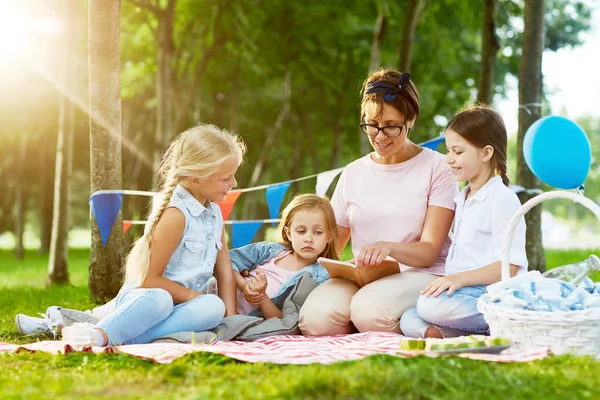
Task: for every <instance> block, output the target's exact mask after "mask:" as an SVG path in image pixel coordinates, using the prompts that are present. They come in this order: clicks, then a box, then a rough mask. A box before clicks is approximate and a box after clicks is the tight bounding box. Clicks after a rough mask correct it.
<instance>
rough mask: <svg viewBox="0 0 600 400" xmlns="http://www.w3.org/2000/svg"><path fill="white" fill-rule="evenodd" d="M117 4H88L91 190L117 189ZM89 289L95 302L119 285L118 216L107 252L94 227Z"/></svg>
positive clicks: (120, 245)
mask: <svg viewBox="0 0 600 400" xmlns="http://www.w3.org/2000/svg"><path fill="white" fill-rule="evenodd" d="M120 14H121V0H115V1H110V2H106V1H104V0H90V3H89V63H90V75H89V76H90V83H89V84H90V98H89V114H90V154H91V156H90V180H91V191H92V193H93V192H96V191H98V190H103V189H120V188H121V186H122V172H121V94H120V82H119V70H120V53H119V37H120V32H119V30H120V18H121V15H120ZM90 257H91V259H90V280H89V288H90V294H91V296H92V298H93V299H97V300H100V301H107V300H110V299H112V298H113V297H114V296H115V295H116V294H117V292H118V291H119V288H120V286H121V280H122V279H121V277H122V266H123V221H122V217H121V214H120V213H119V215H118V217H117V219H116V221H115V223H114V224H113V227H112V230H111V232H110V236H109V238H108V242H107V244H106V247H103V245H102V239H101V238H100V233H99V230H98V226H97V224H94V223H92V248H91V255H90Z"/></svg>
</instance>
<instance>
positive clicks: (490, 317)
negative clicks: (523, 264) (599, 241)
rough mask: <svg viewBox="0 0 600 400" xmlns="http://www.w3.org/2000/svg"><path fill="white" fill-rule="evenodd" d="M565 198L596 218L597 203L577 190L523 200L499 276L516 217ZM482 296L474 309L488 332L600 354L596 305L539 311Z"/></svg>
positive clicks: (520, 342) (506, 274)
mask: <svg viewBox="0 0 600 400" xmlns="http://www.w3.org/2000/svg"><path fill="white" fill-rule="evenodd" d="M556 198H566V199H570V200H573V201H575V202H577V203H580V204H582V205H583V206H585V207H586V208H588V209H589V210H591V211H592V212H593V213H594V215H596V217H597V218H598V219H599V220H600V207H598V205H597V204H596V203H594V202H593V201H591V200H590V199H588V198H587V197H585V196H583V195H582V194H579V193H574V192H565V191H553V192H546V193H543V194H540V195H538V196H536V197H534V198H532V199H530V200H529V201H528V202H526V203H525V204H523V205H522V206H521V207H520V208H519V209H518V210H517V212H516V213H515V215H514V216H513V217H512V219H511V220H510V223H509V228H508V231H507V233H506V238H505V240H504V247H503V259H502V280H503V281H504V280H507V279H510V270H509V256H510V246H511V243H512V237H513V233H514V230H515V228H516V226H517V223H518V222H519V220H520V219H521V218H522V217H523V215H525V214H526V213H527V212H528V211H529V210H530V209H532V208H533V207H534V206H536V205H538V204H540V203H541V202H543V201H545V200H549V199H556ZM489 299H490V295H489V294H486V295H484V296H482V297H481V298H480V299H479V301H478V304H477V306H478V309H479V311H480V312H481V313H482V314H483V316H484V318H485V320H486V322H487V323H488V325H489V326H490V333H491V335H492V336H497V337H505V338H507V339H510V340H511V341H512V342H513V343H514V345H515V346H516V347H517V348H523V347H527V346H546V347H548V348H549V349H550V350H551V351H552V352H553V353H554V354H564V353H575V354H589V355H595V356H596V357H599V356H600V309H599V308H590V309H587V310H582V311H560V312H543V311H528V310H517V309H511V308H506V307H499V306H498V305H495V304H493V303H490V302H489Z"/></svg>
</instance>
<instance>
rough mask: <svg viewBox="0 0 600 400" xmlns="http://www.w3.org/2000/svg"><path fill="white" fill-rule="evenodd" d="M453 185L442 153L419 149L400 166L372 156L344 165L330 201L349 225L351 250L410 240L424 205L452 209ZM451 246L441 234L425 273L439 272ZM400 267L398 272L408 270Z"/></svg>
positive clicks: (455, 187)
mask: <svg viewBox="0 0 600 400" xmlns="http://www.w3.org/2000/svg"><path fill="white" fill-rule="evenodd" d="M457 194H458V185H457V183H456V181H455V180H454V176H453V175H452V171H451V170H450V167H449V166H448V165H447V164H446V162H445V159H444V155H443V154H441V153H438V152H437V151H433V150H430V149H426V148H424V149H423V151H421V152H420V153H419V154H417V155H416V156H415V157H413V158H411V159H410V160H407V161H404V162H402V163H399V164H379V163H376V162H374V161H373V160H372V159H371V155H370V154H369V155H367V156H365V157H362V158H359V159H358V160H356V161H354V162H352V163H350V164H348V165H347V166H346V168H345V169H344V171H343V172H342V175H341V176H340V179H339V181H338V184H337V187H336V188H335V192H334V193H333V197H332V199H331V204H332V206H333V209H334V211H335V217H336V220H337V224H338V225H340V226H343V227H345V228H350V229H351V232H352V252H353V253H354V255H355V256H356V255H358V253H359V252H360V249H361V248H362V247H363V246H365V245H369V244H371V243H374V242H377V241H389V242H397V243H414V242H418V241H419V240H420V238H421V233H422V231H423V223H424V222H425V214H426V212H427V207H428V206H438V207H444V208H448V209H450V210H454V208H455V204H454V197H455V196H456V195H457ZM449 247H450V237H449V236H448V237H447V238H446V241H445V242H444V246H443V248H442V251H441V252H440V255H439V256H438V258H437V259H436V261H435V262H434V264H433V265H432V266H431V267H429V268H418V270H419V271H423V272H428V273H430V274H436V275H444V264H445V262H446V256H447V255H448V248H449ZM411 269H415V268H410V267H408V266H406V265H402V264H401V265H400V270H401V271H408V270H411Z"/></svg>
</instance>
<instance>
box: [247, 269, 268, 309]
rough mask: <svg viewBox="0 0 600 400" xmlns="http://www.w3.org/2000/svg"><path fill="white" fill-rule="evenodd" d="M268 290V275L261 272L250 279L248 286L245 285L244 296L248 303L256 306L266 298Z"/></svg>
mask: <svg viewBox="0 0 600 400" xmlns="http://www.w3.org/2000/svg"><path fill="white" fill-rule="evenodd" d="M266 290H267V277H266V276H264V275H263V274H262V273H260V272H259V273H258V274H257V276H255V277H253V278H251V279H250V280H248V282H247V283H246V286H244V292H243V294H244V298H245V299H246V301H247V302H248V303H250V304H252V305H253V306H256V305H258V304H260V302H261V301H263V299H264V298H265V292H266Z"/></svg>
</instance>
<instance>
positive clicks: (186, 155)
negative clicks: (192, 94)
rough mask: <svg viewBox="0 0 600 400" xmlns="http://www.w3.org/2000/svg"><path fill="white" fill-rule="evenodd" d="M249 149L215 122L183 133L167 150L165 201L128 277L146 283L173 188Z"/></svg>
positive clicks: (133, 255) (132, 258) (135, 251)
mask: <svg viewBox="0 0 600 400" xmlns="http://www.w3.org/2000/svg"><path fill="white" fill-rule="evenodd" d="M245 152H246V146H245V145H244V143H243V142H242V140H241V138H240V137H239V136H237V135H234V134H232V133H230V132H228V131H226V130H223V129H219V128H217V127H216V126H214V125H208V124H200V125H198V126H196V127H194V128H191V129H188V130H187V131H185V132H183V133H182V134H180V135H179V136H178V137H177V138H176V139H175V140H173V142H172V143H171V146H170V147H169V149H168V150H167V152H166V153H165V154H164V156H163V158H162V160H161V163H160V166H159V169H158V174H159V178H160V181H161V182H162V184H161V185H160V188H161V189H160V194H161V200H162V201H161V202H160V204H159V205H158V206H156V207H153V209H152V210H151V212H150V215H149V216H148V219H147V220H148V222H147V224H146V229H145V230H144V235H143V236H142V237H141V238H139V239H138V240H137V241H136V242H135V244H134V246H133V248H132V249H131V252H130V253H129V255H128V256H127V262H126V263H125V280H126V281H127V282H130V283H132V284H134V286H136V287H139V286H142V284H143V283H144V281H145V280H146V278H147V277H148V272H149V270H150V253H151V243H152V235H153V233H154V228H155V227H156V224H157V223H158V221H159V220H160V217H161V216H162V213H163V212H164V211H165V209H166V208H167V206H168V205H169V202H170V201H171V197H172V196H173V191H174V190H175V188H176V187H177V185H178V184H179V182H181V181H182V179H184V178H186V177H197V178H205V177H207V176H209V175H211V174H212V173H214V171H215V170H216V168H218V166H219V165H220V164H221V163H223V162H224V161H226V160H228V159H230V158H231V157H235V158H237V159H238V160H240V162H241V161H242V158H243V156H244V153H245Z"/></svg>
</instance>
